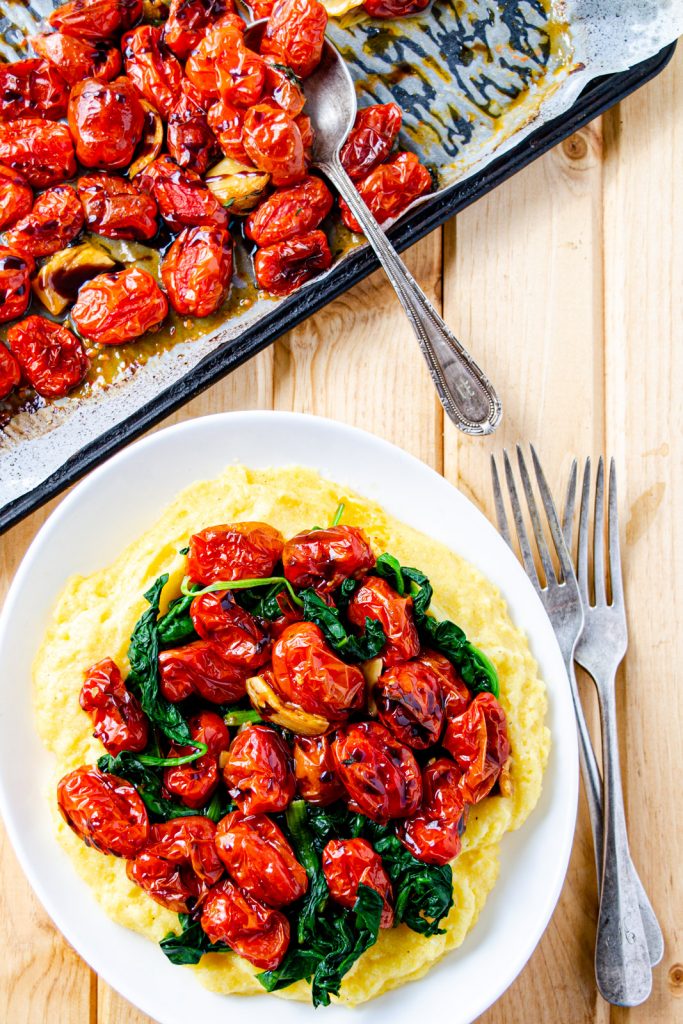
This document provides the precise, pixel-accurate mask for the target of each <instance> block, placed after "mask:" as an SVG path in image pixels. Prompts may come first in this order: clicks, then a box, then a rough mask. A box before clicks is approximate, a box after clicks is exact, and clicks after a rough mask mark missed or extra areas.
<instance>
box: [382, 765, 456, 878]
mask: <svg viewBox="0 0 683 1024" xmlns="http://www.w3.org/2000/svg"><path fill="white" fill-rule="evenodd" d="M461 782H462V772H461V771H460V769H459V768H458V767H457V765H455V764H454V763H453V761H451V760H449V758H446V757H440V758H438V759H437V760H436V761H432V763H431V764H429V765H427V767H426V768H425V769H424V771H423V772H422V790H423V798H422V806H421V807H420V810H419V811H418V812H417V814H415V815H413V817H412V818H408V819H406V820H405V821H402V822H400V823H399V825H398V827H397V829H396V834H397V836H398V838H399V839H400V840H401V842H402V843H403V845H404V846H405V847H406V849H408V850H409V851H410V852H411V853H412V855H413V857H416V858H417V860H421V861H424V862H425V863H426V864H448V863H450V861H452V860H454V859H455V857H457V856H458V854H459V853H460V847H461V845H462V843H461V835H462V831H463V828H464V821H465V817H464V816H465V814H466V807H465V800H464V797H463V794H462V789H461Z"/></svg>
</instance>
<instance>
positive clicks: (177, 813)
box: [97, 753, 201, 821]
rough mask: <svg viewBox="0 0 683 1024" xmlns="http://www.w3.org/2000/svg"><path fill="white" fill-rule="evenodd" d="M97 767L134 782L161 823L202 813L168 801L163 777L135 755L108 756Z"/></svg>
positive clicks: (145, 802)
mask: <svg viewBox="0 0 683 1024" xmlns="http://www.w3.org/2000/svg"><path fill="white" fill-rule="evenodd" d="M97 767H98V768H99V769H100V771H101V772H110V773H111V774H112V775H118V776H119V778H121V779H127V780H128V782H132V783H133V785H134V786H135V788H136V789H137V791H138V793H139V794H140V797H141V798H142V801H143V803H144V804H145V807H146V808H147V810H148V811H149V812H150V814H153V815H154V816H155V817H156V818H160V819H161V821H169V820H170V819H171V818H184V817H185V816H186V815H190V814H200V813H201V812H200V811H193V810H191V808H189V807H185V805H184V804H176V803H174V802H173V800H167V799H166V798H165V797H164V796H163V786H162V781H161V775H160V774H159V773H158V772H155V771H153V770H152V769H151V768H148V767H147V765H144V764H142V762H141V761H139V760H138V758H137V757H136V756H135V754H126V753H124V754H118V755H117V756H116V757H111V755H109V754H106V755H105V756H104V757H100V758H99V760H98V762H97Z"/></svg>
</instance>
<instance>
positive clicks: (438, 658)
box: [417, 650, 472, 720]
mask: <svg viewBox="0 0 683 1024" xmlns="http://www.w3.org/2000/svg"><path fill="white" fill-rule="evenodd" d="M417 660H418V661H421V662H424V664H425V665H428V666H429V668H430V669H431V670H432V672H434V673H436V676H437V678H438V680H439V686H440V688H441V697H442V700H443V706H444V711H445V714H446V719H447V720H448V719H450V718H456V717H457V716H458V715H461V714H462V713H463V711H464V710H465V709H466V708H467V707H468V705H469V704H470V703H471V701H472V694H471V693H470V691H469V690H468V689H467V687H466V686H465V684H464V682H463V681H462V679H461V678H460V676H459V675H458V674H457V672H456V671H455V669H454V668H453V665H452V664H451V663H450V661H449V660H448V658H446V657H444V655H443V654H439V652H438V651H430V650H426V651H423V652H422V654H421V655H420V657H419V658H418V659H417Z"/></svg>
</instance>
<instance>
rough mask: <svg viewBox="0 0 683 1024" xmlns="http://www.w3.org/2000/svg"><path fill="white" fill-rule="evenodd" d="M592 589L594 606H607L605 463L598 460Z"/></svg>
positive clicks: (600, 459)
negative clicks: (593, 591) (593, 589)
mask: <svg viewBox="0 0 683 1024" xmlns="http://www.w3.org/2000/svg"><path fill="white" fill-rule="evenodd" d="M593 587H594V588H595V603H596V605H604V604H607V595H606V588H605V463H604V460H603V458H602V455H601V456H600V458H599V459H598V472H597V474H596V477H595V508H594V511H593Z"/></svg>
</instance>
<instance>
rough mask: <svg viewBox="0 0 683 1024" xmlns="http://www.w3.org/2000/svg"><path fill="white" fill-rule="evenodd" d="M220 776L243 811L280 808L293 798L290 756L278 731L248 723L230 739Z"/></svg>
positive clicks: (253, 812)
mask: <svg viewBox="0 0 683 1024" xmlns="http://www.w3.org/2000/svg"><path fill="white" fill-rule="evenodd" d="M223 777H224V779H225V783H226V785H227V787H228V790H229V792H230V795H231V796H232V798H233V800H235V801H236V802H237V806H238V807H239V809H240V811H242V813H243V814H269V813H272V814H274V813H276V812H277V811H284V810H285V809H286V808H287V807H288V806H289V804H290V803H291V802H292V800H293V799H294V792H295V780H294V771H293V770H292V758H291V754H290V751H289V748H288V747H287V744H286V743H285V741H284V740H283V739H282V738H281V736H280V734H279V733H277V732H276V731H275V730H274V729H271V728H269V726H267V725H248V726H247V727H246V729H243V730H242V731H241V732H239V733H238V734H237V736H236V737H235V739H234V740H233V741H232V746H231V747H230V751H229V753H228V758H227V761H226V762H225V764H224V765H223Z"/></svg>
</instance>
